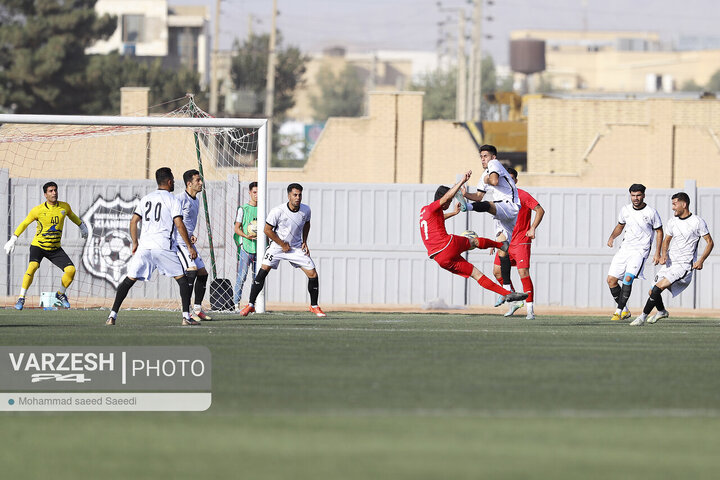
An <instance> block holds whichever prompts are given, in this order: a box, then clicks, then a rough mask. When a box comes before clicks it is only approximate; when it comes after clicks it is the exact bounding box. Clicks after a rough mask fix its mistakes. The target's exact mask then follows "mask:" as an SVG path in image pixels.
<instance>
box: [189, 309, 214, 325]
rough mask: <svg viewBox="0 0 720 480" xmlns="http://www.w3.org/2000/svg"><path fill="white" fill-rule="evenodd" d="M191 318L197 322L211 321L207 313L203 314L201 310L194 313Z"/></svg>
mask: <svg viewBox="0 0 720 480" xmlns="http://www.w3.org/2000/svg"><path fill="white" fill-rule="evenodd" d="M192 318H193V319H195V320H197V321H198V322H200V321H202V322H209V321H210V320H212V317H211V316H209V315H208V314H207V313H205V312H203V311H202V310H199V311H197V312H194V313H193V314H192Z"/></svg>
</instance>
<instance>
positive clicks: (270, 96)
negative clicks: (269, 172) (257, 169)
mask: <svg viewBox="0 0 720 480" xmlns="http://www.w3.org/2000/svg"><path fill="white" fill-rule="evenodd" d="M276 21H277V0H273V11H272V22H271V25H270V48H269V49H270V54H269V56H268V69H267V81H266V84H265V85H266V86H265V116H266V117H267V119H268V124H267V132H268V149H267V154H268V159H272V132H273V129H272V117H273V110H274V109H275V105H274V103H275V37H276V33H277V31H276V26H275V23H276Z"/></svg>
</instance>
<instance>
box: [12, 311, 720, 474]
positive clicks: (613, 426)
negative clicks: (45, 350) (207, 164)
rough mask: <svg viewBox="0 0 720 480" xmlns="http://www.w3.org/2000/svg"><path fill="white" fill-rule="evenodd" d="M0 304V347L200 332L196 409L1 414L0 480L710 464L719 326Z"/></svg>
mask: <svg viewBox="0 0 720 480" xmlns="http://www.w3.org/2000/svg"><path fill="white" fill-rule="evenodd" d="M106 315H107V314H106V312H101V311H74V310H70V311H58V312H46V311H38V310H26V311H22V312H15V311H14V310H9V309H6V310H0V341H1V343H2V344H3V345H122V346H133V345H205V346H207V347H209V348H210V350H211V352H212V355H213V404H212V407H211V408H210V409H209V410H208V411H206V412H193V413H164V412H160V413H157V412H155V413H130V412H113V413H94V412H75V413H33V412H24V413H20V412H19V413H3V414H0V431H2V438H3V448H2V449H0V465H1V466H2V467H1V468H2V472H3V478H8V479H21V478H23V479H24V478H46V479H52V480H65V479H68V480H71V479H72V480H77V479H85V478H101V479H104V480H110V479H129V478H135V479H141V478H148V479H150V478H152V479H159V478H173V479H186V478H187V479H193V480H198V479H204V478H208V479H209V478H239V479H313V480H319V479H413V480H417V479H476V478H490V479H506V478H507V479H514V478H518V479H519V478H552V479H553V480H559V479H608V478H624V479H630V478H648V479H650V478H652V479H674V478H693V479H697V478H717V477H718V472H720V454H718V452H720V320H718V319H709V318H704V319H702V318H693V319H687V318H673V317H671V318H670V319H668V320H663V321H661V323H658V324H657V325H654V326H645V327H641V328H635V327H630V326H628V325H627V324H625V323H613V322H610V321H609V320H608V319H606V318H598V317H570V316H568V317H544V316H540V317H538V319H537V320H535V321H527V320H525V319H524V317H523V316H518V317H514V318H511V319H505V318H503V317H502V316H500V315H497V316H495V315H467V314H393V313H333V312H330V316H329V317H328V318H326V319H318V318H316V317H314V316H312V315H310V314H309V313H299V312H275V313H268V314H264V315H254V316H252V317H249V319H243V320H239V319H238V318H239V317H237V316H233V317H222V316H219V317H218V318H217V319H216V320H215V321H212V322H207V323H205V324H203V325H202V326H200V327H180V325H179V324H180V320H179V315H178V314H177V313H167V312H142V311H136V312H128V311H123V312H121V314H120V317H119V321H118V325H117V326H116V327H106V326H105V325H104V320H105V317H106Z"/></svg>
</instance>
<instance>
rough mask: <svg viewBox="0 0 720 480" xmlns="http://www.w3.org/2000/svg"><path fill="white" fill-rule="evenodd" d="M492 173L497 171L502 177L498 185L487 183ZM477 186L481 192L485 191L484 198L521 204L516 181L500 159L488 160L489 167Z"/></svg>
mask: <svg viewBox="0 0 720 480" xmlns="http://www.w3.org/2000/svg"><path fill="white" fill-rule="evenodd" d="M491 173H497V174H498V176H499V177H500V178H499V181H498V184H497V185H490V184H489V183H487V181H488V178H489V177H490V174H491ZM477 188H478V190H480V191H481V192H485V196H484V197H483V200H489V201H494V202H503V201H505V202H510V203H514V204H517V205H518V206H520V197H518V191H517V187H516V186H515V181H514V180H513V179H512V177H511V176H510V174H509V173H508V171H507V170H505V167H503V165H502V163H500V161H499V160H490V161H489V162H488V166H487V169H486V170H485V171H484V172H483V175H482V178H481V179H480V183H478V186H477Z"/></svg>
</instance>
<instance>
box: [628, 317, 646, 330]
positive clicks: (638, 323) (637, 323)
mask: <svg viewBox="0 0 720 480" xmlns="http://www.w3.org/2000/svg"><path fill="white" fill-rule="evenodd" d="M630 325H632V326H633V327H641V326H643V325H645V315H644V314H643V315H640V316H639V317H637V318H636V319H635V320H633V321H632V322H630Z"/></svg>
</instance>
